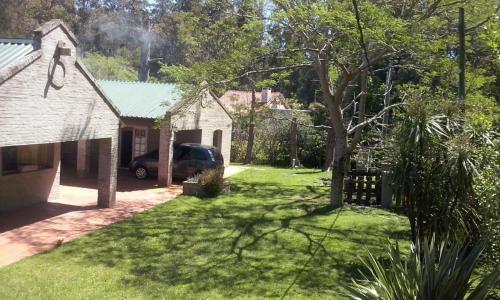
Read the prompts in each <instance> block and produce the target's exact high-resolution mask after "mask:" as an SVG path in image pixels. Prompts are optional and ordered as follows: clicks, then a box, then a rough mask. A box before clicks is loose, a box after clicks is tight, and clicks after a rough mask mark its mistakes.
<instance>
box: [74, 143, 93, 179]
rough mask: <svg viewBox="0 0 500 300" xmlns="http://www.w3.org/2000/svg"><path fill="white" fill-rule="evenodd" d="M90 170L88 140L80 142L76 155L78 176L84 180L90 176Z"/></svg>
mask: <svg viewBox="0 0 500 300" xmlns="http://www.w3.org/2000/svg"><path fill="white" fill-rule="evenodd" d="M89 170H90V142H89V141H86V140H82V141H78V146H77V155H76V175H77V176H78V177H79V178H84V177H87V176H88V175H89Z"/></svg>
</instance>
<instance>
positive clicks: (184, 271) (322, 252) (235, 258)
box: [60, 184, 399, 298]
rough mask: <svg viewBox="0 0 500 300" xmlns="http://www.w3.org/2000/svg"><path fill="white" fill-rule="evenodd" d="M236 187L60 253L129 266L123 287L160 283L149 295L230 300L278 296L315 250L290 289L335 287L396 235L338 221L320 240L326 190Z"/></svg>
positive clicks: (165, 208) (327, 220) (328, 214)
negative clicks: (182, 292)
mask: <svg viewBox="0 0 500 300" xmlns="http://www.w3.org/2000/svg"><path fill="white" fill-rule="evenodd" d="M232 190H233V191H232V193H231V194H230V195H227V196H222V197H219V198H217V199H214V200H200V199H196V198H189V197H181V198H179V199H177V200H176V201H174V202H171V203H167V204H165V205H162V206H159V207H157V208H155V209H153V210H152V211H149V212H147V213H144V214H141V215H137V216H135V217H133V218H131V219H128V220H126V221H123V222H120V223H118V224H115V225H113V226H110V227H107V228H105V229H103V230H100V231H97V232H95V233H93V234H92V235H90V236H88V237H86V238H83V239H80V240H76V241H74V242H72V243H68V244H66V245H64V246H63V247H61V249H60V251H62V252H63V253H64V254H67V255H70V256H72V257H76V258H78V259H80V261H81V262H82V263H84V264H103V265H105V266H108V267H113V268H120V269H123V270H125V271H126V272H127V273H128V274H129V275H128V276H126V277H125V278H123V283H124V284H126V285H130V286H134V287H138V288H140V287H142V286H144V285H146V284H147V283H154V284H157V285H158V287H159V288H157V289H150V290H147V291H145V292H147V293H151V296H152V297H160V296H161V295H162V288H168V287H170V288H172V287H176V286H183V287H185V286H188V287H189V288H188V289H189V291H190V292H191V293H192V294H196V293H203V292H208V291H211V290H216V291H217V292H218V293H219V294H220V295H222V296H225V297H231V298H232V297H238V296H244V295H254V296H257V297H278V296H280V294H281V293H282V292H284V291H285V290H286V288H287V287H288V285H289V284H290V283H291V282H292V280H293V278H294V277H295V276H296V274H297V272H298V270H299V269H300V268H302V266H303V265H304V263H305V262H306V261H307V260H308V258H309V257H310V256H311V255H312V254H313V252H314V251H315V249H317V248H318V247H319V249H318V252H317V254H316V256H315V258H314V259H313V260H312V261H311V263H310V264H309V265H308V266H307V268H306V269H305V270H304V273H303V274H302V276H301V277H300V278H299V280H298V281H297V283H296V287H294V288H293V289H292V290H291V293H292V294H294V293H295V294H301V295H312V294H314V293H322V292H324V291H325V290H329V291H333V292H341V291H342V289H341V287H340V285H339V280H340V279H342V281H345V282H349V281H350V278H351V277H353V276H354V277H356V276H358V269H359V268H360V267H361V266H360V263H359V260H358V258H357V256H358V254H361V252H362V250H363V247H367V248H370V249H375V250H377V251H378V250H380V251H381V249H383V248H382V247H383V245H385V243H384V240H386V238H387V237H388V236H390V235H391V234H393V232H395V231H397V230H396V229H394V228H392V229H391V227H390V226H385V225H384V224H383V223H381V227H380V228H377V227H376V226H370V223H367V224H364V225H359V226H350V225H349V224H339V226H336V227H335V229H334V230H333V231H332V232H331V233H330V235H329V237H328V238H327V239H325V242H324V243H320V242H319V241H320V240H321V239H322V237H323V236H324V235H325V234H327V231H328V228H329V225H330V224H331V222H332V221H333V220H334V218H335V215H336V213H337V211H336V210H332V209H331V208H330V207H328V190H326V189H322V188H316V187H315V188H314V189H311V188H306V187H302V188H297V187H289V186H278V187H277V186H272V185H265V184H238V185H237V186H236V187H234V188H233V189H232ZM341 218H344V217H343V216H341ZM382 227H383V228H382ZM397 235H399V234H397ZM111 241H113V242H111ZM381 242H382V243H381ZM360 245H363V246H360ZM330 296H331V295H330Z"/></svg>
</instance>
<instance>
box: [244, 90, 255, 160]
mask: <svg viewBox="0 0 500 300" xmlns="http://www.w3.org/2000/svg"><path fill="white" fill-rule="evenodd" d="M255 102H256V100H255V89H252V104H251V106H250V125H249V126H248V142H247V153H246V155H245V163H246V164H249V163H251V162H252V154H253V144H254V140H255V132H254V131H255Z"/></svg>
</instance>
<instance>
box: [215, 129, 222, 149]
mask: <svg viewBox="0 0 500 300" xmlns="http://www.w3.org/2000/svg"><path fill="white" fill-rule="evenodd" d="M213 146H214V147H216V148H217V149H219V150H221V148H222V130H220V129H217V130H216V131H214V139H213Z"/></svg>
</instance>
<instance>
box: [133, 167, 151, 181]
mask: <svg viewBox="0 0 500 300" xmlns="http://www.w3.org/2000/svg"><path fill="white" fill-rule="evenodd" d="M134 175H135V178H137V179H139V180H144V179H146V178H148V175H149V174H148V170H147V169H146V168H145V167H143V166H139V167H137V168H135V169H134Z"/></svg>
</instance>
